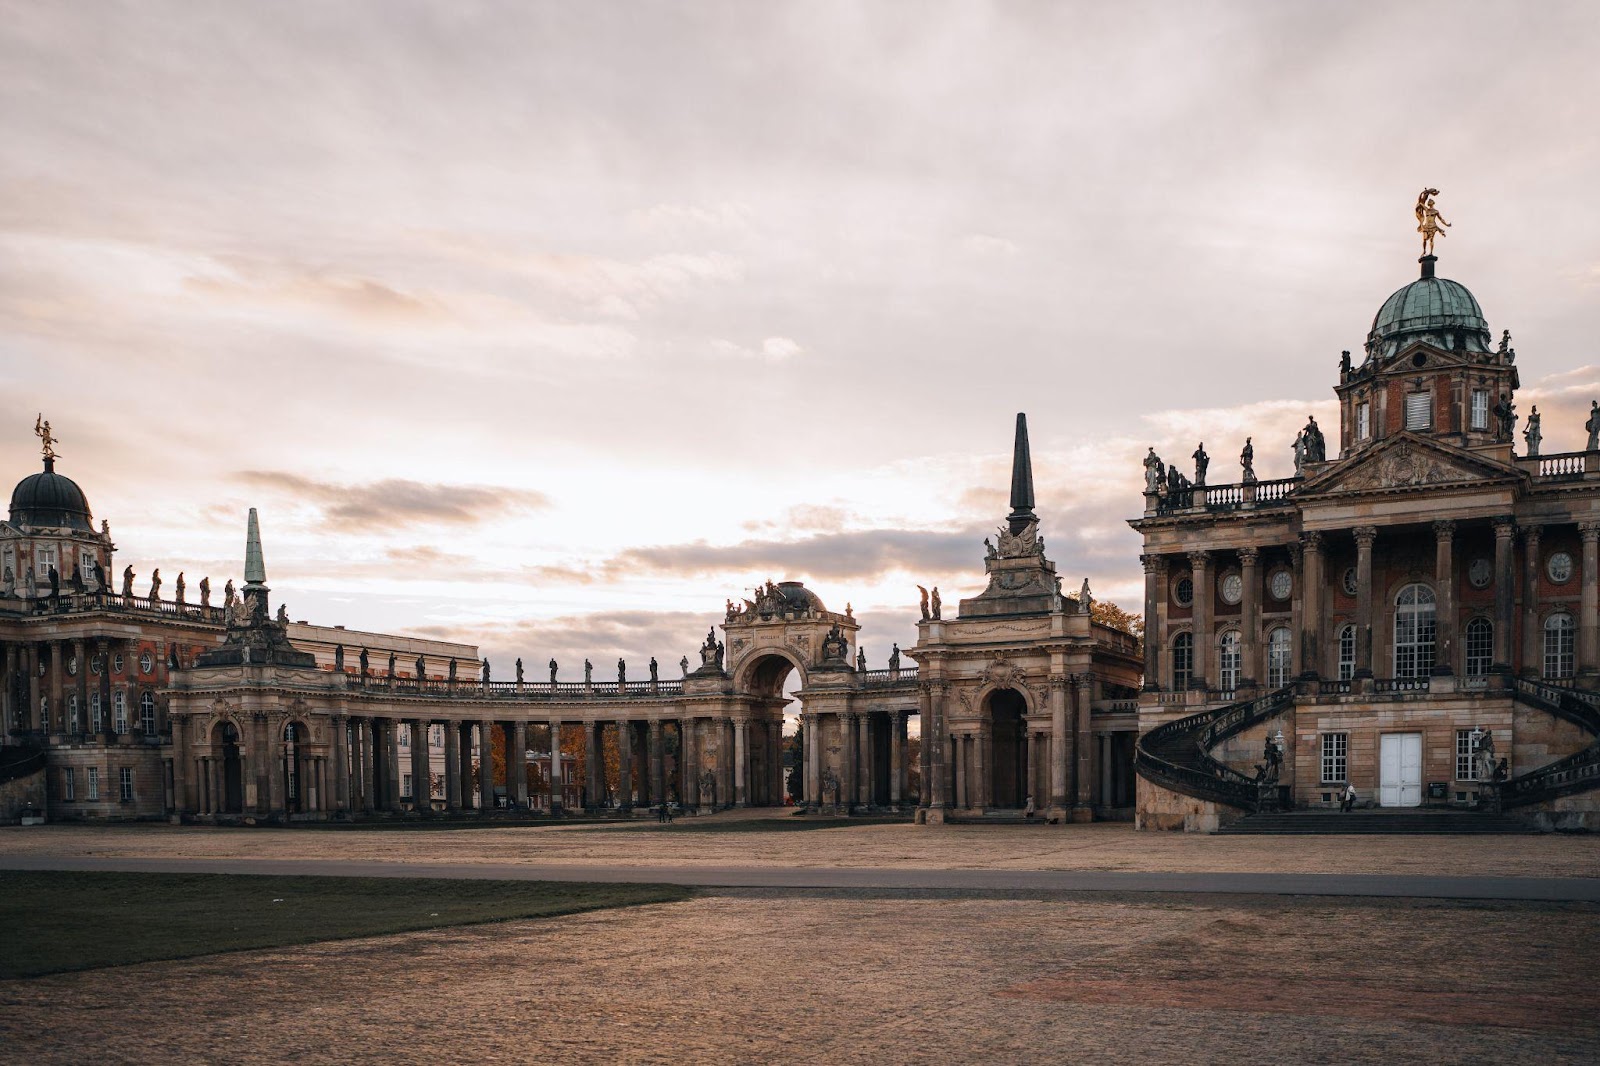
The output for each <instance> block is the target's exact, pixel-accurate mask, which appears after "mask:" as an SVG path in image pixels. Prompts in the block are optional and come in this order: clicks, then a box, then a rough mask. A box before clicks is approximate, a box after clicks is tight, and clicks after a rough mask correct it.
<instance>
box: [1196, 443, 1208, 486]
mask: <svg viewBox="0 0 1600 1066" xmlns="http://www.w3.org/2000/svg"><path fill="white" fill-rule="evenodd" d="M1210 466H1211V456H1209V455H1207V454H1206V442H1205V441H1201V442H1200V447H1198V448H1196V449H1195V450H1194V483H1195V484H1196V485H1204V484H1205V483H1206V470H1207V469H1208V468H1209V467H1210Z"/></svg>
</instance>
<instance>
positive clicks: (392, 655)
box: [389, 652, 400, 681]
mask: <svg viewBox="0 0 1600 1066" xmlns="http://www.w3.org/2000/svg"><path fill="white" fill-rule="evenodd" d="M399 658H400V657H399V656H398V655H396V654H395V653H394V652H390V653H389V680H390V681H393V680H394V675H395V666H396V665H397V664H398V662H399Z"/></svg>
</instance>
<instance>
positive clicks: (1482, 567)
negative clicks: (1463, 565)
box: [1467, 556, 1494, 589]
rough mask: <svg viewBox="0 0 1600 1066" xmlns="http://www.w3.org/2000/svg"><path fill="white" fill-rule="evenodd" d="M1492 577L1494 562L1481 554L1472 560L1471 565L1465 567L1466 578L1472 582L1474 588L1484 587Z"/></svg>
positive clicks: (1486, 586) (1487, 585)
mask: <svg viewBox="0 0 1600 1066" xmlns="http://www.w3.org/2000/svg"><path fill="white" fill-rule="evenodd" d="M1493 578H1494V564H1493V563H1491V562H1489V560H1488V559H1485V558H1482V557H1481V556H1480V557H1479V558H1477V559H1474V560H1472V565H1471V566H1469V567H1467V580H1468V581H1470V582H1472V587H1473V588H1475V589H1486V588H1488V587H1489V582H1490V581H1491V580H1492V579H1493Z"/></svg>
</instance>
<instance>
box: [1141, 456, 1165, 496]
mask: <svg viewBox="0 0 1600 1066" xmlns="http://www.w3.org/2000/svg"><path fill="white" fill-rule="evenodd" d="M1166 480H1167V464H1166V463H1163V462H1162V461H1161V456H1159V455H1157V454H1156V450H1155V449H1154V448H1151V449H1150V451H1149V452H1147V453H1146V454H1145V457H1144V491H1146V492H1155V493H1159V492H1161V490H1162V486H1163V485H1164V484H1165V482H1166Z"/></svg>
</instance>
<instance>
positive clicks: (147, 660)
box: [139, 652, 156, 674]
mask: <svg viewBox="0 0 1600 1066" xmlns="http://www.w3.org/2000/svg"><path fill="white" fill-rule="evenodd" d="M155 663H156V661H155V660H154V659H152V658H151V657H150V653H149V652H145V653H144V654H143V655H141V656H139V672H140V673H145V674H148V673H149V672H150V668H151V667H152V666H154V665H155Z"/></svg>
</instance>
